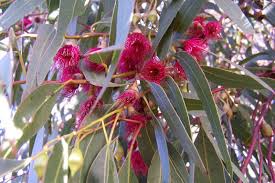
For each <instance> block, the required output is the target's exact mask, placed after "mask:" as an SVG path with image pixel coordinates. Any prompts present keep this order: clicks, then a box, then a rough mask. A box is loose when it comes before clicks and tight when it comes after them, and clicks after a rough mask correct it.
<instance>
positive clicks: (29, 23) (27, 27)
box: [23, 17, 32, 30]
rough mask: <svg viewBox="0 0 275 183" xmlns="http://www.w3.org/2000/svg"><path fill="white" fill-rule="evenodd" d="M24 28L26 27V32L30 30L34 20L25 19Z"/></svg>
mask: <svg viewBox="0 0 275 183" xmlns="http://www.w3.org/2000/svg"><path fill="white" fill-rule="evenodd" d="M23 26H24V30H27V29H29V28H30V27H31V26H32V20H31V19H30V18H29V17H24V18H23Z"/></svg>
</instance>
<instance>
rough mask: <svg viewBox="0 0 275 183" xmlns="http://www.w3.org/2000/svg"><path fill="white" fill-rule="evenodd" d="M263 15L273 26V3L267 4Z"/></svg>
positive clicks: (274, 20)
mask: <svg viewBox="0 0 275 183" xmlns="http://www.w3.org/2000/svg"><path fill="white" fill-rule="evenodd" d="M263 15H265V17H266V20H267V21H269V22H270V23H271V24H272V25H273V26H275V18H274V17H275V3H274V1H273V2H272V3H269V4H268V5H267V6H266V7H265V8H264V9H263Z"/></svg>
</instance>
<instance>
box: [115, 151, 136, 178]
mask: <svg viewBox="0 0 275 183" xmlns="http://www.w3.org/2000/svg"><path fill="white" fill-rule="evenodd" d="M130 163H131V162H130V157H129V156H127V158H126V159H125V161H124V163H123V165H122V167H121V168H120V169H119V172H118V177H119V182H120V183H138V179H137V177H136V175H135V174H134V172H133V170H132V169H131V166H130V165H131V164H130Z"/></svg>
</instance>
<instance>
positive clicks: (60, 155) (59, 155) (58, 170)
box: [43, 139, 69, 183]
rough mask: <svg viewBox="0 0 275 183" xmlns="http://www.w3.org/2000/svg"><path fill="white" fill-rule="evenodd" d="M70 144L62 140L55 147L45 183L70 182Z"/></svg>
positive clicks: (48, 165)
mask: <svg viewBox="0 0 275 183" xmlns="http://www.w3.org/2000/svg"><path fill="white" fill-rule="evenodd" d="M68 157H69V153H68V143H67V142H66V141H65V140H64V139H62V140H61V142H59V143H57V144H56V145H55V146H54V149H53V152H52V154H51V156H50V158H49V161H48V164H47V168H46V172H45V176H44V181H43V182H44V183H62V182H67V181H68Z"/></svg>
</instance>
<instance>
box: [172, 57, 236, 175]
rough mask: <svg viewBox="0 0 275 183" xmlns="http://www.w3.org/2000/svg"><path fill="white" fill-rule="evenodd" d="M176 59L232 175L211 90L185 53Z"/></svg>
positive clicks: (194, 62) (198, 69)
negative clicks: (197, 98) (200, 106)
mask: <svg viewBox="0 0 275 183" xmlns="http://www.w3.org/2000/svg"><path fill="white" fill-rule="evenodd" d="M176 58H178V59H179V60H180V62H179V63H180V64H181V66H182V67H183V68H184V70H185V71H186V73H187V75H188V78H189V79H190V81H191V83H192V84H193V86H194V88H195V90H196V92H197V95H198V97H199V98H200V100H201V102H202V105H203V108H204V110H205V112H206V114H207V117H208V119H209V121H210V123H211V127H212V128H213V133H214V136H215V137H216V139H217V142H218V146H219V148H220V151H221V154H222V156H223V160H224V162H225V164H226V167H227V169H228V171H229V173H230V175H232V166H231V159H230V156H229V153H228V151H227V147H226V143H225V139H224V135H223V131H222V128H221V121H220V117H219V115H218V111H217V107H216V104H215V102H214V99H213V96H212V93H211V90H210V88H209V85H208V82H207V80H206V78H205V75H204V74H203V71H202V70H201V68H200V66H199V65H198V63H197V62H196V61H195V60H194V59H193V58H192V57H191V56H190V55H188V54H187V53H184V52H179V53H177V54H176Z"/></svg>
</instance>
